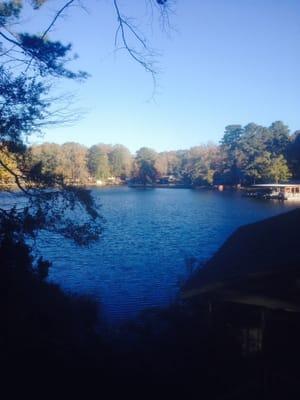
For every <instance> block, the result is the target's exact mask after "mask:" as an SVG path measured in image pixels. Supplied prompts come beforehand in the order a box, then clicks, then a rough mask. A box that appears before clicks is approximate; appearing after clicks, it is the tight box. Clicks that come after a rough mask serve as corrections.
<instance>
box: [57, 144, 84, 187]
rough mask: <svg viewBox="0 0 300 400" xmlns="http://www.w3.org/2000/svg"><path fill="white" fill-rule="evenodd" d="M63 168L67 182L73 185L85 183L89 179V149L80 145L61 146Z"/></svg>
mask: <svg viewBox="0 0 300 400" xmlns="http://www.w3.org/2000/svg"><path fill="white" fill-rule="evenodd" d="M61 157H62V158H61V168H62V171H63V176H64V178H65V180H67V181H68V182H70V183H72V184H74V183H75V184H77V183H85V182H86V181H87V177H88V170H87V165H86V164H87V148H86V147H85V146H82V145H81V144H79V143H73V142H69V143H64V144H63V145H62V146H61Z"/></svg>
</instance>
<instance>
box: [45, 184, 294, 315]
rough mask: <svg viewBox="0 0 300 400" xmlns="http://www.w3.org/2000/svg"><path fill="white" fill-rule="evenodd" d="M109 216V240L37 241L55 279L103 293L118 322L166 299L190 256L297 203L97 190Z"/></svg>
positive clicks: (105, 304)
mask: <svg viewBox="0 0 300 400" xmlns="http://www.w3.org/2000/svg"><path fill="white" fill-rule="evenodd" d="M94 196H95V197H96V198H97V200H99V201H100V202H101V204H102V214H103V216H104V217H105V219H106V226H105V231H104V234H103V237H102V239H101V240H100V241H99V242H98V243H96V244H93V245H92V246H90V247H89V248H80V247H76V245H74V244H73V243H71V242H70V241H67V240H62V239H61V237H58V236H55V235H53V234H51V235H49V234H45V233H43V234H41V235H40V237H39V240H38V247H39V249H40V251H41V253H42V254H43V255H44V256H45V257H46V258H48V259H50V260H52V261H53V267H52V269H51V271H50V279H51V280H54V281H56V282H59V283H60V284H61V285H62V286H63V287H64V288H66V289H67V290H70V291H72V292H79V293H85V294H91V295H93V296H95V297H96V298H97V299H99V300H100V301H101V303H102V306H103V311H104V315H105V316H106V317H107V318H108V319H109V320H110V321H111V322H118V321H121V320H124V319H127V318H130V317H132V316H134V315H136V314H137V313H138V312H139V311H141V310H142V309H144V308H146V307H151V306H159V305H164V304H167V303H168V302H169V301H170V299H172V298H173V297H174V296H175V295H176V294H177V293H178V281H179V278H180V277H182V276H184V275H185V274H186V267H185V259H186V258H188V257H192V256H193V257H198V258H199V259H200V260H205V259H207V258H208V257H210V256H211V255H212V254H213V253H214V252H215V251H216V250H217V248H218V247H219V246H220V245H221V244H222V243H223V242H224V240H225V239H226V238H227V237H228V236H229V235H230V233H232V232H233V231H234V230H235V229H236V228H237V227H238V226H240V225H243V224H246V223H249V222H254V221H257V220H260V219H263V218H266V217H269V216H271V215H275V214H279V213H281V212H284V211H287V210H288V209H290V208H292V207H295V206H294V205H292V206H289V205H285V204H282V203H279V202H277V203H276V202H274V203H272V202H267V201H258V200H252V199H247V198H242V197H241V196H240V195H239V194H236V193H224V192H223V193H219V192H213V191H205V190H204V191H195V190H190V189H178V190H175V189H153V190H140V189H129V188H123V187H122V188H112V189H96V190H94Z"/></svg>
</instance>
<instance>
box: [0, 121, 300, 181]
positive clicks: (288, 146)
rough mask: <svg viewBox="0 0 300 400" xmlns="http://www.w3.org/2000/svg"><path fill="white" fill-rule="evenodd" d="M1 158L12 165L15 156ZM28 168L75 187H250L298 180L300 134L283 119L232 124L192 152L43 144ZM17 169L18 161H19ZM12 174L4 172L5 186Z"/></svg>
mask: <svg viewBox="0 0 300 400" xmlns="http://www.w3.org/2000/svg"><path fill="white" fill-rule="evenodd" d="M1 157H6V160H3V161H8V160H9V162H10V163H11V165H12V167H13V166H14V154H13V153H11V152H10V153H4V152H2V153H1ZM26 160H27V161H26V162H27V164H28V168H32V166H35V168H37V165H39V167H40V168H41V171H42V172H43V173H52V174H53V173H54V174H56V175H59V176H61V177H62V179H63V180H64V181H65V182H67V183H71V184H89V183H90V184H93V183H95V182H97V181H98V182H99V181H100V182H103V183H105V182H108V181H109V180H111V182H116V180H115V179H116V178H117V179H118V180H117V182H119V183H120V182H122V181H125V180H129V179H130V180H132V181H133V182H136V183H144V184H146V183H153V182H156V181H157V180H159V179H161V180H162V179H163V178H164V177H168V176H173V177H174V179H176V180H177V181H181V182H183V183H185V184H190V185H194V186H210V185H213V184H225V185H226V184H227V185H237V184H241V185H251V184H255V183H265V182H276V183H278V182H284V181H288V180H291V179H293V180H297V179H299V178H300V131H296V132H294V133H293V134H290V130H289V128H288V126H286V125H285V124H284V123H283V122H281V121H276V122H273V123H272V124H271V125H270V126H269V127H264V126H260V125H257V124H255V123H249V124H247V125H246V126H244V127H242V126H241V125H229V126H227V127H226V128H225V132H224V135H223V137H222V139H221V141H220V143H219V144H218V145H216V144H214V143H208V144H202V145H199V146H195V147H191V148H190V149H188V150H174V151H163V152H156V151H155V150H153V149H151V148H147V147H142V148H140V149H139V150H138V151H137V152H136V154H135V155H133V154H131V153H130V151H129V149H128V148H126V147H125V146H124V145H121V144H116V145H110V144H103V143H100V144H96V145H93V146H91V147H90V148H88V147H86V146H84V145H81V144H79V143H74V142H69V143H64V144H62V145H59V144H55V143H43V144H40V145H35V146H31V147H29V148H28V150H27V154H26ZM15 165H17V163H15ZM12 178H13V177H12V175H11V174H9V173H8V172H5V171H3V172H1V181H2V184H5V183H8V182H9V181H12Z"/></svg>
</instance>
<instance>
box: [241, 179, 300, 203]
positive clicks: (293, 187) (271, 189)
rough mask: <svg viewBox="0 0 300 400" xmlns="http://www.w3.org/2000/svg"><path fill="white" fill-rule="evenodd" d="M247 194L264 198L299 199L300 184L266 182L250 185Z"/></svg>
mask: <svg viewBox="0 0 300 400" xmlns="http://www.w3.org/2000/svg"><path fill="white" fill-rule="evenodd" d="M247 195H248V196H250V197H258V198H266V199H278V200H296V201H300V184H295V183H266V184H259V185H252V186H251V188H249V189H248V191H247Z"/></svg>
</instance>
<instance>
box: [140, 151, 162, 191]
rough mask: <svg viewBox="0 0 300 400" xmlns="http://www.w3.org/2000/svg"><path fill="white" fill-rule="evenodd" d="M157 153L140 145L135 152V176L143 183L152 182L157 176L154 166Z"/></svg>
mask: <svg viewBox="0 0 300 400" xmlns="http://www.w3.org/2000/svg"><path fill="white" fill-rule="evenodd" d="M156 159H157V153H156V151H155V150H153V149H150V148H148V147H142V148H140V149H139V150H138V151H137V152H136V163H137V175H136V176H135V178H136V179H137V180H138V181H139V182H141V183H143V184H144V185H145V184H147V183H153V182H155V180H156V179H157V177H158V172H157V170H156V168H155V161H156Z"/></svg>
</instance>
